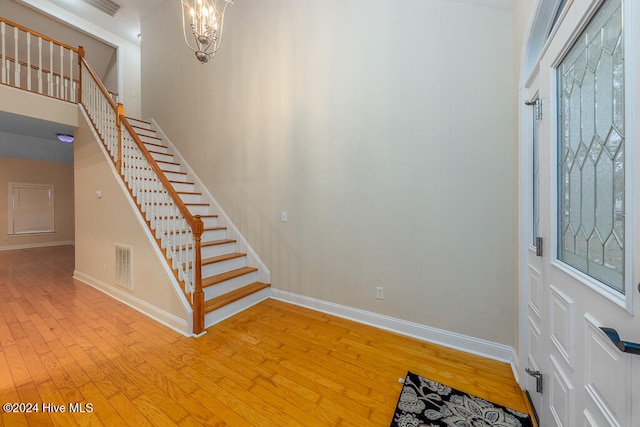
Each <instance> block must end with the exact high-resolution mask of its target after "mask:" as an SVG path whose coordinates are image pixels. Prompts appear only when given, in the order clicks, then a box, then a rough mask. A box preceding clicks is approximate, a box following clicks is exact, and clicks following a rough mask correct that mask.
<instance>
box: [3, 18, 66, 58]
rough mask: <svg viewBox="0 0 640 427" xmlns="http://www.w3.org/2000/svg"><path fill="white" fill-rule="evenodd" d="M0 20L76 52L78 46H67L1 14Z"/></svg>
mask: <svg viewBox="0 0 640 427" xmlns="http://www.w3.org/2000/svg"><path fill="white" fill-rule="evenodd" d="M0 22H4V23H6V24H9V25H10V26H12V27H16V28H17V29H19V30H22V31H24V32H25V33H29V34H32V35H34V36H36V37H40V38H41V39H43V40H46V41H48V42H53V43H55V44H57V45H58V46H62V47H64V48H66V49H69V50H72V51H74V52H76V53H78V48H77V47H73V46H69V45H68V44H66V43H62V42H61V41H58V40H56V39H53V38H51V37H49V36H45V35H44V34H41V33H39V32H37V31H33V30H31V29H29V28H27V27H24V26H22V25H20V24H17V23H15V22H13V21H9V20H8V19H6V18H3V17H1V16H0Z"/></svg>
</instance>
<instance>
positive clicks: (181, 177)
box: [165, 172, 187, 182]
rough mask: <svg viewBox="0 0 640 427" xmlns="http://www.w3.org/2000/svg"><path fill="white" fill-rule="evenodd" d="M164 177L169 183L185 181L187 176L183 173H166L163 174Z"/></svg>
mask: <svg viewBox="0 0 640 427" xmlns="http://www.w3.org/2000/svg"><path fill="white" fill-rule="evenodd" d="M165 175H166V177H167V179H168V180H169V181H178V182H186V181H187V175H185V174H183V173H175V172H167V173H165Z"/></svg>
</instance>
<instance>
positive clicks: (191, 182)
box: [169, 179, 194, 185]
mask: <svg viewBox="0 0 640 427" xmlns="http://www.w3.org/2000/svg"><path fill="white" fill-rule="evenodd" d="M169 182H170V183H171V184H172V185H173V184H186V185H194V182H193V181H175V180H172V179H170V180H169Z"/></svg>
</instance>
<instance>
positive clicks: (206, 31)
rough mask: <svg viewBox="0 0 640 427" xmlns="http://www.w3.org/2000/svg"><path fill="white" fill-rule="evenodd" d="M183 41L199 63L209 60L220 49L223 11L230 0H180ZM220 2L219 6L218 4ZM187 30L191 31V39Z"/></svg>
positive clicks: (230, 2)
mask: <svg viewBox="0 0 640 427" xmlns="http://www.w3.org/2000/svg"><path fill="white" fill-rule="evenodd" d="M181 1H182V33H183V34H184V41H185V43H186V44H187V46H189V48H190V49H191V50H193V51H194V52H195V53H196V58H198V61H200V62H201V63H203V64H204V63H205V62H207V61H209V59H210V58H212V57H213V55H215V54H216V52H217V51H218V49H220V43H221V42H222V28H223V26H224V12H225V11H226V10H227V6H229V5H230V4H233V1H232V0H181ZM219 3H220V7H218V4H219ZM222 3H224V4H222ZM188 32H191V35H192V37H193V39H191V38H190V36H189V35H188ZM189 40H191V42H190V41H189Z"/></svg>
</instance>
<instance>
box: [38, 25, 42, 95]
mask: <svg viewBox="0 0 640 427" xmlns="http://www.w3.org/2000/svg"><path fill="white" fill-rule="evenodd" d="M38 93H42V37H38Z"/></svg>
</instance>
